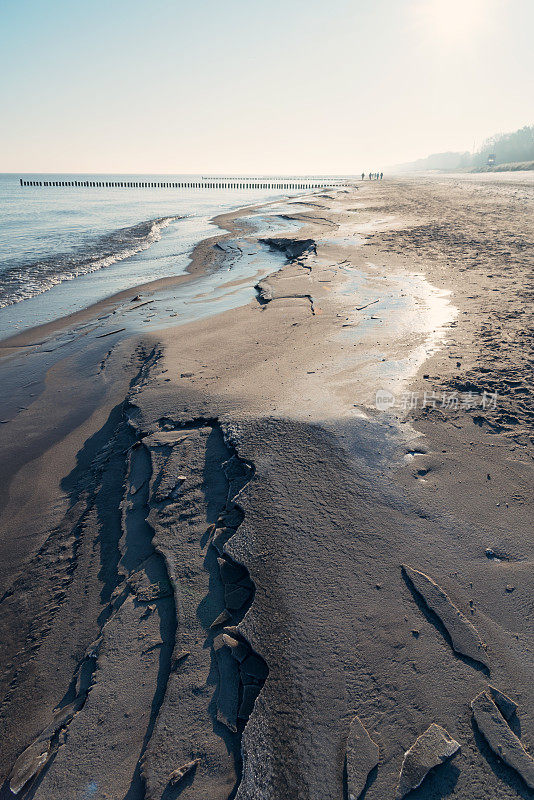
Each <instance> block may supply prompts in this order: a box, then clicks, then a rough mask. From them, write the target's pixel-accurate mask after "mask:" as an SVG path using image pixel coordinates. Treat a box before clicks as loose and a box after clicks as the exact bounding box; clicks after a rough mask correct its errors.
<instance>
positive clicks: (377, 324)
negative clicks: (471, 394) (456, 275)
mask: <svg viewBox="0 0 534 800" xmlns="http://www.w3.org/2000/svg"><path fill="white" fill-rule="evenodd" d="M370 266H373V267H374V265H370ZM340 269H341V270H342V271H344V272H345V273H346V274H347V280H346V281H345V282H344V283H343V285H342V287H340V289H339V290H338V292H339V296H340V297H341V298H342V299H343V300H344V304H345V307H346V309H347V313H346V318H345V320H344V322H343V325H344V326H345V327H344V328H343V329H342V332H341V337H342V339H343V340H344V341H345V342H346V343H349V344H352V345H356V346H355V347H354V348H353V349H354V353H353V354H352V355H350V354H348V353H347V350H346V349H344V351H343V352H344V365H343V372H342V375H340V376H339V377H340V378H341V381H340V385H343V386H344V387H348V386H350V384H351V383H353V385H354V390H355V399H354V403H359V402H363V403H364V404H365V405H371V406H374V405H375V395H376V392H377V390H379V389H385V390H387V391H390V392H392V393H393V394H394V395H399V394H400V393H401V392H402V391H403V390H404V387H405V385H406V383H407V382H408V381H409V380H410V379H412V378H413V377H414V376H415V375H416V374H417V372H418V370H419V368H420V367H421V365H422V364H423V363H424V362H425V360H426V359H427V358H429V357H430V356H431V355H432V354H433V353H435V352H436V351H437V350H438V349H439V348H440V346H441V345H442V343H443V341H444V339H445V336H446V332H447V328H448V326H450V324H451V323H452V322H453V321H454V319H455V318H456V316H457V313H458V312H457V309H456V308H455V307H454V306H452V305H451V303H450V301H449V297H450V292H448V291H445V290H441V289H437V288H436V287H435V286H432V284H430V283H429V282H428V281H427V280H426V278H425V276H424V275H422V274H419V273H409V272H392V273H388V274H381V275H377V274H376V272H375V270H373V273H374V274H373V273H367V272H363V271H362V270H359V269H356V268H354V267H351V266H343V267H341V268H340ZM383 269H384V268H382V270H383ZM355 297H357V304H355V303H354V298H355ZM359 345H361V347H359ZM356 395H357V396H356Z"/></svg>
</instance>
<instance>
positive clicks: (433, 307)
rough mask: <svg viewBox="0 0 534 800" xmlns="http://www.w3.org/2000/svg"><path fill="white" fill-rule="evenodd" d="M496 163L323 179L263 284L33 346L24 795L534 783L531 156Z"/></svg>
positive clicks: (16, 389)
mask: <svg viewBox="0 0 534 800" xmlns="http://www.w3.org/2000/svg"><path fill="white" fill-rule="evenodd" d="M484 177H485V180H484V181H483V182H480V183H478V182H477V181H476V180H473V179H472V177H471V178H469V180H467V179H463V178H461V177H460V178H455V179H454V180H452V179H450V178H443V179H440V178H427V179H426V178H425V179H403V180H401V179H399V180H396V181H384V182H383V183H380V184H378V183H376V184H375V183H365V184H362V185H361V187H360V188H358V189H354V190H348V191H335V192H330V191H329V192H324V193H315V194H314V195H313V196H311V197H309V198H304V199H303V198H301V200H304V202H301V203H300V204H297V203H296V202H295V203H294V207H295V211H294V212H293V211H292V210H289V211H288V209H287V208H286V209H285V210H284V213H287V214H289V215H290V216H292V217H294V218H297V219H298V220H299V221H300V222H301V223H302V225H303V227H302V228H301V230H300V231H299V232H298V234H297V235H295V234H291V236H289V235H286V236H285V237H284V236H282V237H278V239H277V241H273V242H271V246H273V247H276V248H278V249H280V248H284V247H285V251H286V252H287V254H288V264H287V265H286V266H285V267H284V268H283V269H281V270H280V271H279V272H277V273H275V274H274V275H271V276H270V277H268V278H267V279H264V280H263V281H262V282H261V285H260V287H259V289H258V300H257V301H254V302H253V303H250V304H248V305H245V306H242V307H240V308H237V309H233V310H229V311H226V312H225V313H223V314H219V315H217V316H213V317H211V318H209V319H204V320H199V321H197V322H194V323H191V324H188V325H184V326H181V327H169V326H167V327H166V328H165V329H162V330H161V331H160V332H159V333H157V334H153V333H151V334H148V333H145V334H143V331H142V329H140V330H139V331H138V332H137V333H136V335H135V336H133V335H132V333H131V332H127V333H128V335H127V336H125V337H124V338H121V339H120V341H119V342H118V343H117V344H115V342H113V341H112V342H110V341H109V339H108V340H106V338H103V339H94V338H91V344H90V345H87V341H89V339H88V338H86V339H84V338H82V337H78V339H77V340H76V342H77V343H76V345H75V346H74V345H73V343H72V342H69V347H70V349H68V350H66V351H65V352H66V353H67V357H65V358H59V357H58V350H57V348H56V349H55V350H54V354H55V355H54V359H53V363H51V364H50V365H47V364H46V363H45V355H44V354H43V353H38V352H37V351H33V350H32V355H31V357H32V358H34V359H35V360H36V363H40V364H41V368H40V372H39V370H37V373H36V374H37V375H38V376H39V377H38V382H37V388H33V389H32V390H31V394H34V396H33V397H31V399H30V398H29V393H30V390H27V393H28V398H27V401H26V403H25V405H27V408H25V409H24V410H22V411H19V413H17V414H16V415H15V416H14V417H10V422H9V423H7V424H5V425H2V429H1V431H0V433H1V434H2V445H1V455H2V456H3V458H2V464H3V467H2V469H3V474H2V483H3V489H4V492H3V495H2V497H1V502H2V506H1V516H0V548H1V553H2V559H1V564H2V572H1V574H0V578H1V587H2V588H1V592H2V594H1V597H0V602H1V605H2V614H1V615H0V626H1V633H0V637H1V641H2V652H3V658H2V672H1V676H0V683H1V705H0V720H1V726H2V737H1V741H2V748H1V759H0V772H1V776H2V780H4V781H5V782H4V786H3V789H2V793H0V797H2V798H3V797H10V796H13V793H12V792H11V793H10V789H9V781H11V786H12V787H14V786H15V787H16V786H17V783H18V784H21V783H22V782H23V781H24V779H25V777H27V776H28V777H29V776H30V775H31V773H32V772H34V771H35V772H36V775H35V777H33V778H30V780H29V781H28V782H27V783H26V785H25V786H24V788H22V789H21V790H20V792H19V793H18V796H19V797H23V798H39V799H40V800H52V798H69V800H70V799H71V798H72V799H73V800H74V798H92V797H94V798H114V799H115V798H121V799H122V798H124V800H142V798H147V800H148V799H149V798H150V799H152V798H161V800H174V798H191V800H208V799H209V800H211V799H212V798H213V800H219V799H220V800H223V799H224V800H225V799H226V798H229V797H237V798H240V799H241V800H243V799H244V798H247V800H249V799H250V800H252V798H254V800H256V799H258V800H259V799H260V798H261V800H271V799H272V800H275V799H276V800H278V798H290V799H292V798H295V799H297V798H298V800H300V799H301V798H302V800H307V799H308V798H309V800H330V798H332V799H333V798H337V799H338V800H342V799H343V798H344V799H345V800H347V799H348V798H349V797H350V796H351V795H352V796H353V797H354V798H357V797H359V796H363V797H365V798H366V800H379V799H380V800H382V798H389V797H391V798H394V797H396V796H401V795H402V794H403V793H404V791H405V790H406V789H407V788H410V786H413V787H414V791H413V792H412V793H411V794H410V797H413V798H414V800H417V798H419V800H422V799H423V798H424V800H430V799H431V798H432V800H434V798H449V797H451V798H452V797H454V798H462V800H476V799H477V798H492V799H493V798H495V799H497V798H506V799H507V798H517V797H522V798H529V797H531V796H532V795H533V791H532V790H533V785H534V784H533V777H532V769H533V767H532V765H533V763H534V762H533V760H532V757H533V754H534V697H533V692H532V685H533V667H534V663H533V660H534V659H533V652H532V647H533V641H534V638H533V632H534V631H533V629H534V615H533V602H532V598H533V588H534V587H533V577H532V561H533V549H534V548H533V538H532V445H533V438H532V436H533V431H532V387H533V382H532V371H531V362H529V352H528V349H529V347H531V340H529V339H528V336H529V314H530V313H531V308H532V305H531V303H532V294H531V293H532V264H533V259H532V226H531V224H530V223H531V219H532V210H533V207H534V183H533V182H531V181H529V180H528V179H524V180H523V181H519V180H518V179H517V176H513V177H514V180H513V181H512V180H510V181H507V180H505V179H501V178H500V176H499V179H497V178H496V179H495V180H494V181H488V180H487V176H484ZM251 213H254V212H253V211H252V210H250V209H249V210H247V212H246V215H250V214H251ZM242 214H243V215H245V212H242ZM529 221H530V222H529ZM218 223H219V224H220V225H221V227H222V228H223V229H226V230H228V231H229V232H230V233H231V235H232V236H233V237H236V236H237V237H239V236H245V235H247V236H249V235H250V228H249V226H248V224H247V221H246V220H245V221H243V220H241V219H240V217H239V215H237V214H234V215H227V216H225V217H222V218H219V219H218ZM280 238H285V239H286V240H287V242H286V243H284V242H280V241H279V239H280ZM207 247H208V246H207ZM207 252H208V250H206V254H207ZM222 265H224V262H222ZM154 288H155V287H154ZM121 302H122V300H121ZM83 322H84V324H85V323H87V324H89V323H90V314H88V316H87V317H86V318H85V319H84V320H83ZM109 324H111V323H109ZM58 331H59V328H56V331H55V332H54V333H53V332H52V331H48V332H46V336H48V335H51V336H52V339H53V341H55V342H56V345H57V339H54V338H53V337H57V336H58V335H59V336H60V337H61V336H66V335H67V333H66V332H65V331H63V332H59V333H58ZM60 341H61V339H60ZM25 343H26V344H27V342H22V341H18V342H10V346H11V345H15V347H13V349H10V350H9V354H8V356H7V357H6V358H4V369H5V375H8V376H11V379H12V380H13V388H12V389H11V391H12V394H13V393H14V394H13V396H15V395H16V398H17V402H18V399H19V398H21V397H23V391H24V386H25V384H24V382H23V381H18V383H17V381H16V380H15V379H14V378H13V375H14V374H16V370H15V369H14V367H13V364H14V363H16V359H23V356H22V355H21V352H22V351H21V350H20V349H19V347H18V346H19V345H21V344H25ZM56 345H55V347H56ZM42 349H43V348H42ZM44 349H52V350H53V349H54V348H44ZM24 357H26V356H24ZM6 365H7V366H6ZM45 367H46V368H45ZM36 380H37V379H36ZM379 389H382V390H385V391H389V392H391V393H392V396H393V397H394V399H395V405H394V406H393V407H392V408H390V410H389V411H386V412H383V411H380V410H377V408H376V406H375V393H376V391H377V390H379ZM425 391H426V392H427V398H431V399H430V400H428V401H427V403H426V405H425V407H424V408H422V407H421V402H418V403H417V407H414V408H405V407H404V406H409V405H410V403H409V402H407V398H414V397H415V398H417V399H418V400H419V401H420V399H421V397H423V395H424V392H425ZM484 391H486V392H487V394H488V396H489V395H494V394H495V392H497V398H496V401H495V408H492V407H491V403H490V404H489V407H486V408H483V407H482V406H481V397H482V393H483V392H484ZM453 392H456V393H457V394H458V395H459V397H460V400H459V403H458V407H457V408H456V407H455V404H454V402H450V401H449V407H444V406H443V405H442V401H441V398H442V397H443V393H445V394H446V396H447V398H449V397H450V394H451V393H453ZM408 393H410V394H408ZM412 393H414V394H412ZM468 393H470V396H471V398H474V400H473V399H472V402H471V404H466V403H464V402H462V401H463V400H464V396H465V395H466V394H468ZM225 609H226V614H224V610H225ZM221 613H223V617H222V618H221V620H220V622H217V623H216V624H215V626H214V627H211V625H212V623H213V622H214V621H215V620H216V619H218V618H219V615H220V614H221ZM236 626H237V627H236ZM225 628H226V630H225ZM490 687H496V688H497V689H499V690H500V691H501V692H503V693H504V694H505V695H506V696H507V697H508V698H510V700H509V701H507V703H508V704H506V703H504V702H503V699H502V698H501V697H500V696H499V695H498V694H496V693H495V691H493V690H492V689H491V688H490ZM492 691H493V694H492ZM480 693H485V694H482V699H480V700H477V701H476V702H475V703H473V708H471V703H472V702H473V701H474V700H475V698H476V697H477V696H478V695H480ZM512 701H513V703H515V704H517V709H514V707H513V704H512ZM499 709H500V710H499ZM503 709H504V710H503ZM355 717H358V719H359V722H358V721H354V720H355ZM475 717H476V719H475ZM431 726H433V727H431ZM438 726H439V727H438ZM429 728H430V730H428V729H429ZM425 732H426V733H425ZM423 734H424V736H423ZM420 737H421V738H420ZM32 743H33V744H32ZM458 745H459V748H458ZM28 747H30V748H31V749H30V750H29V751H27V752H26V755H22V756H21V754H23V753H24V751H25V748H28ZM377 748H378V750H377ZM410 748H412V750H411V751H410V753H409V754H408V755H406V757H405V754H406V753H407V751H408V750H410ZM377 753H378V759H377V757H376V754H377ZM497 753H498V754H497ZM346 754H348V757H346ZM17 759H18V761H17ZM15 762H17V763H15ZM39 770H40V771H39ZM401 770H402V779H401V780H400V785H401V787H402V788H401V789H400V790H399V791H397V786H398V785H399V776H400V773H401ZM182 773H183V776H182ZM427 773H428V774H427ZM421 781H422V782H421ZM420 782H421V785H420V786H419V788H416V786H417V785H418V784H419V783H420Z"/></svg>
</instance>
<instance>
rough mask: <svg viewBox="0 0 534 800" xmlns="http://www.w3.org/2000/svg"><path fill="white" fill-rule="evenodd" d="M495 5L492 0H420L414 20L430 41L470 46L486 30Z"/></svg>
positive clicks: (416, 5)
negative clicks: (468, 44) (467, 44)
mask: <svg viewBox="0 0 534 800" xmlns="http://www.w3.org/2000/svg"><path fill="white" fill-rule="evenodd" d="M492 5H493V3H492V2H491V1H490V0H419V2H417V3H416V4H415V7H414V10H415V19H416V23H417V25H418V27H420V28H421V29H422V33H423V35H424V36H425V38H427V39H429V40H430V41H434V42H436V41H441V42H444V43H448V44H451V45H453V44H460V43H469V42H472V41H474V40H475V39H477V38H478V36H479V35H480V33H481V32H482V31H483V30H484V29H485V28H486V27H487V23H488V19H489V16H490V14H491V11H492Z"/></svg>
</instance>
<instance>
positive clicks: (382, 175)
mask: <svg viewBox="0 0 534 800" xmlns="http://www.w3.org/2000/svg"><path fill="white" fill-rule="evenodd" d="M383 177H384V173H383V172H381V173H380V180H382V178H383Z"/></svg>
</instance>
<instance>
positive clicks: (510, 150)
mask: <svg viewBox="0 0 534 800" xmlns="http://www.w3.org/2000/svg"><path fill="white" fill-rule="evenodd" d="M529 162H530V163H529ZM514 164H518V166H520V165H521V166H523V168H525V169H534V125H525V126H524V127H523V128H520V129H519V130H517V131H514V132H513V133H499V134H496V135H495V136H490V137H489V138H488V139H486V141H485V142H484V143H483V144H482V145H481V147H479V149H478V150H477V151H476V152H474V153H470V152H469V151H465V152H446V153H432V155H430V156H427V157H426V158H419V159H418V160H417V161H412V162H410V163H409V164H402V168H403V169H406V170H410V171H419V170H431V169H438V170H444V171H456V170H459V171H469V170H474V171H477V170H483V169H487V168H491V167H498V166H499V165H510V167H511V166H513V165H514Z"/></svg>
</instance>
